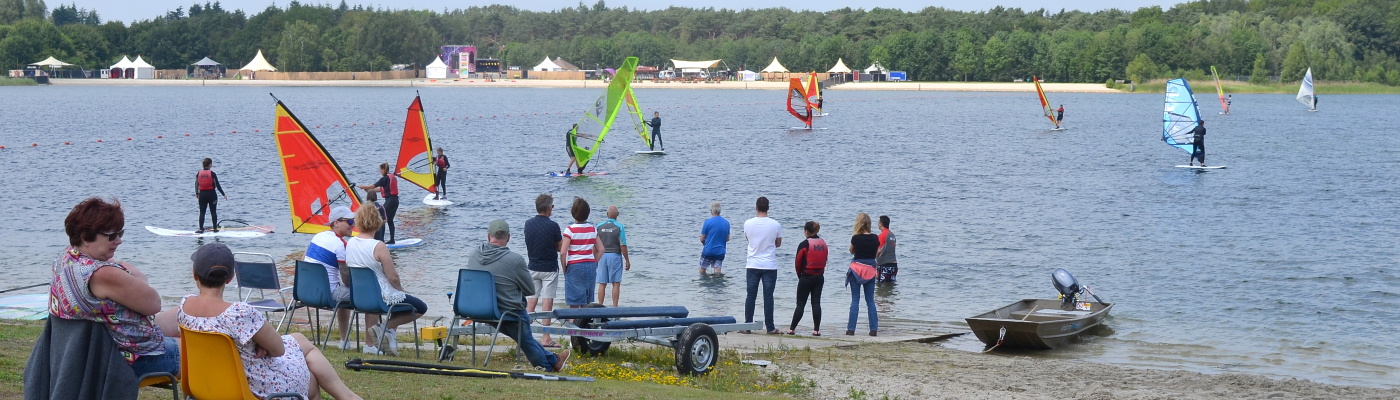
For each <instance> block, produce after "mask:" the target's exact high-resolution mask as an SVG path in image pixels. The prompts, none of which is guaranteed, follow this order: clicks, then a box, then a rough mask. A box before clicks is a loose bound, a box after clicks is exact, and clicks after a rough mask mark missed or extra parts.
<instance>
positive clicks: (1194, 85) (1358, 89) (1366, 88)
mask: <svg viewBox="0 0 1400 400" xmlns="http://www.w3.org/2000/svg"><path fill="white" fill-rule="evenodd" d="M1189 83H1191V90H1194V91H1195V92H1196V93H1198V94H1199V93H1211V92H1214V91H1215V82H1213V81H1211V80H1209V79H1207V80H1204V81H1199V80H1198V81H1189ZM1220 86H1221V87H1222V88H1224V89H1225V94H1232V93H1279V94H1290V93H1298V82H1290V83H1285V84H1266V85H1255V84H1252V83H1249V82H1241V81H1220ZM1110 87H1111V88H1114V89H1118V90H1122V91H1125V92H1126V91H1128V85H1126V84H1118V85H1114V86H1110ZM1314 87H1315V88H1316V90H1317V94H1319V95H1323V94H1400V86H1387V85H1382V84H1379V83H1365V82H1318V83H1317V84H1316V85H1315V86H1314ZM1136 89H1137V90H1136V91H1135V92H1136V93H1163V92H1166V91H1167V81H1166V80H1153V81H1148V82H1146V83H1142V84H1139V85H1137V88H1136Z"/></svg>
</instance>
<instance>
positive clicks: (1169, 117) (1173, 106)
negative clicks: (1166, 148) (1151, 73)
mask: <svg viewBox="0 0 1400 400" xmlns="http://www.w3.org/2000/svg"><path fill="white" fill-rule="evenodd" d="M1164 104H1165V106H1164V108H1163V111H1162V141H1163V142H1166V143H1167V144H1168V145H1171V146H1172V147H1175V148H1178V149H1181V151H1184V152H1186V154H1191V147H1192V143H1191V142H1192V140H1193V139H1194V138H1193V136H1192V132H1193V131H1195V130H1196V126H1197V125H1199V122H1200V121H1201V113H1200V110H1199V109H1198V107H1197V105H1196V98H1195V97H1194V95H1193V94H1192V93H1191V84H1189V83H1187V82H1186V79H1183V78H1176V79H1172V80H1169V81H1167V97H1166V101H1165V103H1164Z"/></svg>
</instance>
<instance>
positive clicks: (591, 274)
mask: <svg viewBox="0 0 1400 400" xmlns="http://www.w3.org/2000/svg"><path fill="white" fill-rule="evenodd" d="M569 213H570V214H572V215H573V216H574V223H572V224H569V226H567V227H565V228H564V240H563V241H561V242H560V243H559V264H560V265H563V266H564V303H566V304H568V305H569V308H582V307H583V306H585V305H588V302H589V301H590V300H592V299H593V293H594V292H593V281H594V280H596V278H597V277H598V258H599V256H600V255H601V254H599V253H602V250H603V248H602V247H600V246H597V242H598V230H597V229H596V228H594V226H593V224H590V223H588V213H589V209H588V202H587V201H584V200H583V199H582V198H579V197H575V198H574V205H573V206H572V207H570V208H569Z"/></svg>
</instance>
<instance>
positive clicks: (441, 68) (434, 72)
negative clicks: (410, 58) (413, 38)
mask: <svg viewBox="0 0 1400 400" xmlns="http://www.w3.org/2000/svg"><path fill="white" fill-rule="evenodd" d="M423 68H424V69H427V70H428V79H447V63H445V62H442V58H438V57H433V62H432V63H430V64H428V66H427V67H423Z"/></svg>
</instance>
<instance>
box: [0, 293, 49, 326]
mask: <svg viewBox="0 0 1400 400" xmlns="http://www.w3.org/2000/svg"><path fill="white" fill-rule="evenodd" d="M48 317H49V294H48V293H35V294H19V295H14V296H5V297H0V319H20V320H26V321H38V320H41V319H45V318H48Z"/></svg>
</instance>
